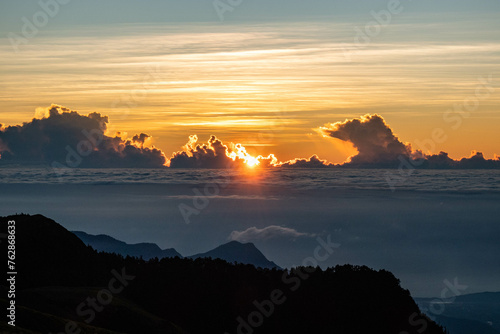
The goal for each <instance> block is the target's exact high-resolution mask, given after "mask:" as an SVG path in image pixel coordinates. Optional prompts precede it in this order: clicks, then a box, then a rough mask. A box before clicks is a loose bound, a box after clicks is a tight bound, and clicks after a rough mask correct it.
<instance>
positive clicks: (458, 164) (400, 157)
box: [319, 114, 500, 169]
mask: <svg viewBox="0 0 500 334" xmlns="http://www.w3.org/2000/svg"><path fill="white" fill-rule="evenodd" d="M319 132H320V133H321V134H322V135H323V136H327V137H332V138H337V139H340V140H343V141H347V142H350V143H352V144H353V146H354V147H355V148H356V149H357V151H358V153H357V154H355V155H353V156H351V157H349V158H348V160H347V161H346V162H345V163H343V164H342V165H337V166H342V167H360V168H365V167H366V168H397V167H401V166H404V167H410V168H434V169H439V168H443V169H449V168H463V169H468V168H470V169H478V168H500V157H498V156H495V158H494V159H486V158H485V157H484V156H483V154H482V153H481V152H477V151H473V152H472V154H471V156H470V157H464V158H461V159H458V160H454V159H452V158H450V157H449V156H448V153H446V152H440V153H439V154H424V153H423V152H422V151H418V150H417V151H413V150H412V148H411V145H410V144H406V143H403V142H401V140H399V138H398V137H397V136H396V135H395V134H394V132H393V131H392V129H391V128H390V126H389V125H388V124H387V123H386V122H385V120H384V119H383V118H382V116H380V115H376V114H375V115H370V114H367V115H364V116H361V117H360V118H354V119H351V120H345V121H344V122H337V123H330V124H326V125H325V126H323V127H321V128H319Z"/></svg>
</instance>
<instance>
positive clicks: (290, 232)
mask: <svg viewBox="0 0 500 334" xmlns="http://www.w3.org/2000/svg"><path fill="white" fill-rule="evenodd" d="M314 236H315V235H314V234H310V233H303V232H299V231H297V230H295V229H293V228H289V227H284V226H277V225H271V226H267V227H264V228H257V227H255V226H254V227H250V228H248V229H246V230H244V231H233V232H231V234H230V235H229V237H228V239H229V240H235V241H240V242H250V241H259V240H269V239H274V238H288V239H296V238H299V237H314Z"/></svg>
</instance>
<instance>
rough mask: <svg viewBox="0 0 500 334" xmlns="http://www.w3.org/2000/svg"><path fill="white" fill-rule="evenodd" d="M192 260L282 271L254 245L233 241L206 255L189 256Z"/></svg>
mask: <svg viewBox="0 0 500 334" xmlns="http://www.w3.org/2000/svg"><path fill="white" fill-rule="evenodd" d="M189 258H190V259H198V258H212V259H222V260H224V261H227V262H229V263H235V262H236V263H242V264H253V265H254V266H256V267H259V268H267V269H273V268H276V269H281V268H280V267H279V266H278V265H276V263H274V262H272V261H269V260H268V259H267V258H266V257H265V256H264V254H262V253H261V251H260V250H258V249H257V247H255V245H254V244H253V243H241V242H238V241H231V242H228V243H226V244H224V245H221V246H219V247H216V248H214V249H212V250H210V251H208V252H206V253H200V254H195V255H191V256H189Z"/></svg>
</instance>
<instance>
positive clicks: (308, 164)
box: [278, 154, 335, 168]
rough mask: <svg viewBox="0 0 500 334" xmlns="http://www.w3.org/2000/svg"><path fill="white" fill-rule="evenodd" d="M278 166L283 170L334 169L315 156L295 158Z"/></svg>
mask: <svg viewBox="0 0 500 334" xmlns="http://www.w3.org/2000/svg"><path fill="white" fill-rule="evenodd" d="M278 166H279V167H285V168H325V167H334V166H335V165H334V164H332V163H329V162H328V161H326V160H322V159H320V158H319V157H318V156H317V155H316V154H314V155H313V156H311V157H310V158H309V159H301V158H296V159H293V160H289V161H286V162H283V163H280V164H278Z"/></svg>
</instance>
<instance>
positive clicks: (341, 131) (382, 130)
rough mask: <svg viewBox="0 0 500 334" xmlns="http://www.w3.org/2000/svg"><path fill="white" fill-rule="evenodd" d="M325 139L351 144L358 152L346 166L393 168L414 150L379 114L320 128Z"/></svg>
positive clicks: (350, 158)
mask: <svg viewBox="0 0 500 334" xmlns="http://www.w3.org/2000/svg"><path fill="white" fill-rule="evenodd" d="M320 132H321V133H322V134H323V135H324V136H329V137H332V138H337V139H340V140H343V141H348V142H350V143H352V144H353V146H354V147H355V148H356V149H357V150H358V153H357V154H356V155H354V156H351V157H349V159H348V161H347V162H346V164H345V165H350V166H359V167H363V166H380V167H391V166H393V165H395V164H397V163H399V161H398V158H399V157H400V156H403V157H409V156H410V154H411V147H410V145H408V144H403V143H402V142H401V141H400V140H399V138H398V137H397V136H396V135H394V133H393V132H392V129H391V128H390V127H389V126H388V125H387V123H386V122H385V121H384V119H383V118H382V117H381V116H379V115H376V114H375V115H365V116H362V117H361V118H355V119H351V120H345V121H344V122H337V123H332V124H327V125H325V126H324V127H321V128H320Z"/></svg>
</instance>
